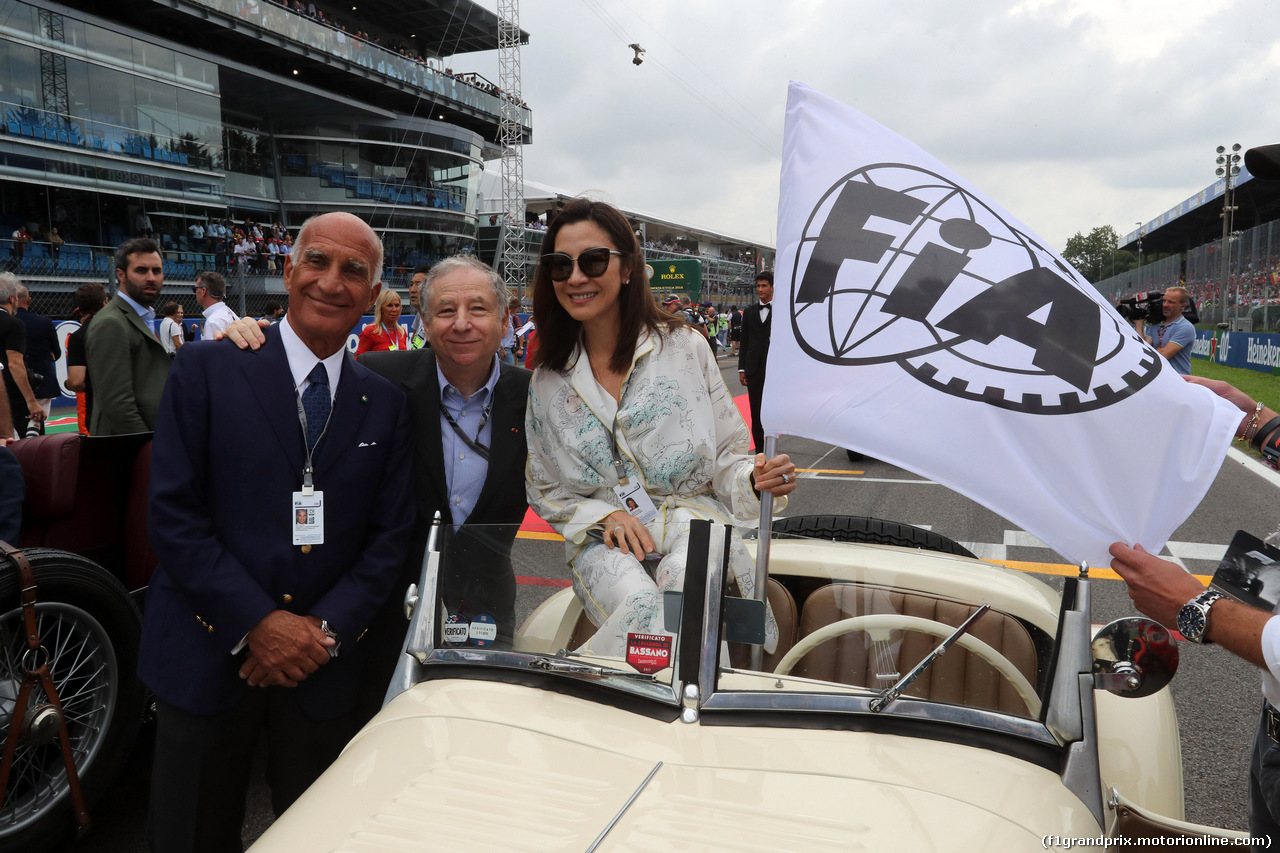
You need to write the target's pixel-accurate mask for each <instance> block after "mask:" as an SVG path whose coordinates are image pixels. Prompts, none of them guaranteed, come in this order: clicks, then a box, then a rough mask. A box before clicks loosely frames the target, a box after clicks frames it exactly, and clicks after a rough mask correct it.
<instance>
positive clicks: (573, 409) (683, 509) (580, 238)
mask: <svg viewBox="0 0 1280 853" xmlns="http://www.w3.org/2000/svg"><path fill="white" fill-rule="evenodd" d="M533 317H534V322H535V324H536V325H537V328H538V335H539V341H538V350H537V352H536V354H535V355H534V358H533V364H532V366H533V367H534V368H535V370H534V374H533V380H532V383H531V384H530V387H529V407H528V411H527V413H526V417H525V420H526V428H527V429H526V433H527V436H528V441H529V465H528V469H527V471H528V475H527V479H526V481H525V489H526V491H527V492H528V496H529V504H530V505H531V506H532V507H533V509H534V511H535V512H537V513H538V514H539V515H540V516H542V518H543V519H545V520H546V521H547V522H549V523H550V524H551V525H552V526H553V527H555V528H556V530H557V531H559V532H560V533H561V534H562V535H563V536H564V538H565V545H566V552H567V556H568V561H569V565H570V568H571V569H572V571H573V588H574V591H575V592H576V593H577V595H578V598H579V599H580V600H581V601H582V604H583V607H584V608H585V609H586V611H587V614H588V617H589V618H590V619H591V621H592V622H593V623H594V624H595V625H596V626H597V631H596V634H595V635H594V636H593V637H592V638H591V640H589V641H588V642H587V643H586V645H585V647H584V649H585V650H587V651H590V652H592V653H595V654H603V655H614V656H619V657H621V656H622V655H623V654H624V650H625V645H626V638H627V634H628V633H633V632H639V633H655V634H656V633H664V632H663V630H662V626H663V618H662V607H661V603H662V599H661V593H662V592H664V591H666V590H675V589H681V588H683V580H684V568H685V557H686V553H687V550H688V540H689V529H690V522H692V521H693V520H695V519H708V520H711V521H719V522H724V523H726V524H735V523H736V524H750V523H752V522H754V521H756V520H757V519H758V517H759V512H760V503H759V498H758V497H757V491H756V490H760V491H768V492H771V493H772V494H774V495H775V496H777V497H779V498H781V502H780V503H779V504H778V507H779V509H781V508H783V507H785V505H786V504H785V498H784V497H783V496H785V495H787V494H789V493H790V492H791V491H793V490H794V489H795V466H794V465H792V464H791V460H790V459H789V458H788V457H787V456H785V455H780V456H776V457H774V458H773V459H769V460H766V459H765V458H764V456H763V455H762V454H761V455H757V456H754V457H753V456H751V455H750V454H749V453H748V452H747V450H748V448H749V447H750V440H751V439H750V436H749V434H748V432H747V428H746V424H744V423H743V421H742V416H741V415H740V414H739V413H738V409H737V407H736V406H735V405H734V402H733V398H732V397H731V396H730V394H729V391H728V389H727V388H725V384H724V381H723V379H722V378H721V376H720V371H719V369H718V368H717V367H716V364H715V360H714V358H712V355H711V350H710V349H709V348H708V347H707V344H706V341H705V340H704V339H703V338H702V337H701V336H699V335H697V334H696V333H694V332H693V330H692V329H690V328H689V326H688V325H687V324H686V323H685V321H684V320H683V318H681V317H678V316H673V315H672V314H669V313H667V312H665V311H663V310H662V309H660V308H659V307H658V305H657V303H656V302H655V301H654V299H653V294H652V292H651V291H650V289H649V283H648V280H647V278H646V277H645V262H644V255H643V254H642V252H641V250H640V246H639V243H638V242H637V241H636V237H635V234H634V232H633V231H632V230H631V226H630V224H629V223H628V222H627V220H626V217H624V216H623V215H622V213H621V212H619V211H618V210H617V209H616V208H614V207H611V206H610V205H608V204H605V203H603V202H597V201H590V200H588V199H581V198H579V199H574V200H573V201H571V202H569V203H568V204H567V205H566V206H565V207H564V210H563V212H562V213H560V214H559V215H558V216H557V217H556V218H555V221H554V222H553V223H552V224H551V226H550V227H549V228H548V229H547V235H546V237H545V238H544V239H543V242H542V251H541V258H540V260H539V264H538V269H537V273H536V274H535V277H534V285H533ZM637 490H639V491H637ZM628 500H631V502H632V503H635V504H636V505H637V506H638V507H639V510H640V511H639V512H635V511H632V512H628V511H627V507H628V506H630V504H628V503H625V502H626V501H628ZM731 553H732V557H731V566H732V569H733V573H734V575H735V577H736V578H737V582H738V587H739V589H740V590H741V592H742V594H743V595H744V596H750V595H752V594H753V590H754V577H753V572H754V563H753V561H752V559H751V557H750V555H749V554H748V553H747V551H746V549H745V548H743V546H742V542H741V540H740V539H739V538H738V537H737V536H736V534H735V536H734V537H733V544H732V548H731ZM655 560H656V565H655V563H654V561H655ZM642 561H644V562H642ZM767 621H768V624H767V627H766V633H767V636H768V639H767V641H766V644H765V647H766V650H772V647H773V645H774V644H775V643H776V641H777V628H776V626H775V625H774V622H773V619H772V615H770V617H769V619H768V620H767Z"/></svg>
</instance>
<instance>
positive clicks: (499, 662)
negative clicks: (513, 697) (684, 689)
mask: <svg viewBox="0 0 1280 853" xmlns="http://www.w3.org/2000/svg"><path fill="white" fill-rule="evenodd" d="M423 664H424V665H426V666H486V667H497V668H500V669H514V670H523V671H525V672H534V673H538V674H546V675H554V676H556V677H558V678H566V679H570V680H573V681H584V682H591V683H594V684H603V685H606V686H608V687H611V688H614V689H617V690H620V691H623V692H626V693H631V694H637V695H640V696H643V697H644V698H646V699H653V700H654V701H657V702H662V703H664V704H668V705H679V704H681V703H680V694H681V687H680V684H679V683H674V684H666V683H664V682H660V681H656V680H655V679H654V677H653V676H652V675H646V674H644V673H641V672H632V671H630V670H622V669H611V668H610V667H608V666H601V665H597V664H586V663H578V662H576V661H568V660H566V659H564V658H556V657H550V656H547V655H539V654H529V653H527V652H513V651H509V650H502V649H476V648H468V647H465V646H464V647H458V648H443V649H434V650H432V651H431V652H430V653H429V654H428V655H427V656H426V659H425V660H424V661H423ZM420 680H421V679H420Z"/></svg>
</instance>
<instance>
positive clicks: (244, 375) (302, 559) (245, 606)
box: [139, 326, 413, 719]
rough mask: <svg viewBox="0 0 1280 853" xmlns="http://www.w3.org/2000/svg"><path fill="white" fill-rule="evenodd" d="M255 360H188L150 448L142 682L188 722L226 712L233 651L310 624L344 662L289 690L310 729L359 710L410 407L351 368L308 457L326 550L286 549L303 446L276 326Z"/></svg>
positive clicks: (400, 522) (239, 685)
mask: <svg viewBox="0 0 1280 853" xmlns="http://www.w3.org/2000/svg"><path fill="white" fill-rule="evenodd" d="M266 334H267V342H266V344H265V345H264V346H263V347H262V349H260V350H258V351H257V352H253V351H250V350H240V349H237V348H236V347H235V346H234V345H232V344H230V343H229V342H216V343H215V342H207V343H201V344H196V345H192V346H188V347H183V348H182V349H181V350H180V351H179V357H178V358H177V359H176V360H175V361H174V363H173V370H172V372H171V373H170V375H169V381H168V384H167V385H166V386H165V390H164V396H163V398H162V400H161V404H160V414H159V419H158V421H157V424H156V432H155V443H154V445H153V447H152V467H151V495H150V505H149V517H148V531H149V533H150V536H151V542H152V545H153V546H154V547H155V551H156V554H157V555H158V556H159V558H160V565H159V567H158V568H157V570H156V573H155V575H154V577H153V578H152V581H151V586H150V588H149V590H148V592H147V607H146V619H145V622H144V625H143V637H142V649H141V652H140V662H139V674H140V675H141V677H142V680H143V681H144V682H145V683H146V684H147V686H148V687H150V688H151V689H152V690H153V691H154V692H155V694H156V695H157V696H158V697H159V698H160V699H162V700H163V701H165V702H167V703H169V704H171V705H174V706H176V707H178V708H181V709H183V710H185V711H188V712H191V713H198V714H199V713H206V714H207V713H217V712H220V711H223V710H226V709H228V708H230V707H231V706H232V705H233V704H234V703H235V702H236V701H237V699H239V698H240V697H241V695H242V692H243V691H244V690H247V689H249V688H248V687H247V686H246V683H245V682H244V681H242V680H241V679H240V677H239V674H238V669H239V665H240V660H239V656H233V655H232V653H231V652H232V649H233V648H235V647H236V645H237V644H239V643H240V641H241V639H242V638H244V636H245V635H246V634H247V633H248V631H249V629H251V628H252V627H253V626H254V625H256V624H257V623H258V622H259V621H260V620H261V619H262V618H263V617H264V616H266V615H267V614H268V613H270V612H271V611H273V610H277V609H279V610H288V611H290V612H293V613H298V614H315V615H317V616H320V617H321V618H323V619H326V620H328V622H329V625H330V627H332V628H333V629H334V630H335V631H336V632H337V633H338V635H339V637H340V638H341V641H342V647H341V652H340V654H339V656H338V657H337V658H336V659H334V660H332V661H330V662H329V663H326V664H325V665H323V666H321V667H320V669H319V670H317V671H316V672H315V673H313V674H312V675H311V676H309V677H308V678H307V679H306V680H305V681H303V682H302V683H301V684H300V685H299V686H298V687H297V688H296V690H297V693H296V695H297V698H298V701H299V704H300V705H301V707H302V709H303V711H304V712H305V713H307V714H308V715H309V716H311V717H312V718H314V719H321V718H326V717H332V716H337V715H338V714H340V713H343V712H345V711H346V710H348V709H350V708H351V707H352V706H353V704H354V703H355V701H356V698H357V697H356V695H355V694H356V692H357V690H358V684H359V678H360V669H361V666H362V660H361V658H362V655H361V651H362V650H361V648H360V646H359V644H358V642H357V638H358V637H359V636H360V635H361V633H362V632H363V631H364V630H365V628H366V627H367V626H368V625H369V623H370V621H371V620H372V618H373V617H374V615H375V614H376V613H377V612H378V610H379V609H380V608H381V607H382V606H383V605H384V603H385V602H386V600H387V597H388V594H389V593H390V591H391V588H392V585H393V584H394V582H395V579H396V576H397V575H398V574H399V572H400V569H401V567H402V565H403V564H404V555H405V547H406V542H407V537H408V533H409V526H410V524H411V523H412V520H413V504H412V502H411V500H410V493H409V481H410V473H411V472H410V465H411V453H412V445H411V440H410V435H409V411H408V406H407V403H406V401H405V398H404V395H403V394H402V393H401V392H400V391H399V390H397V389H396V388H394V387H393V386H392V385H391V384H390V383H388V382H387V381H386V380H384V379H382V378H381V377H378V376H376V375H374V374H373V373H372V372H371V371H369V370H368V369H366V368H364V367H362V366H360V365H358V364H356V362H355V361H354V359H352V358H351V357H350V356H349V355H346V356H344V358H343V364H342V373H341V375H340V379H339V381H338V388H337V394H336V397H335V399H334V405H333V413H332V415H331V417H330V420H329V425H328V428H327V430H326V432H325V434H324V437H323V438H322V439H321V441H320V443H319V444H318V445H317V446H316V450H315V458H314V466H315V474H314V479H315V487H316V490H317V491H323V492H324V544H322V545H315V546H312V547H311V548H310V552H309V553H304V552H303V550H302V548H301V547H299V546H296V545H293V544H291V542H292V520H293V514H292V512H291V496H292V493H293V492H294V491H296V490H298V489H300V488H301V486H302V471H303V465H304V460H305V453H306V448H305V445H304V443H303V435H302V426H301V424H300V423H299V418H298V407H297V402H296V401H297V393H296V391H295V388H294V384H293V377H292V374H291V373H290V371H289V364H288V360H287V358H286V356H285V352H284V346H283V344H282V343H281V342H280V330H279V327H278V326H272V327H271V328H270V329H268V330H267V333H266Z"/></svg>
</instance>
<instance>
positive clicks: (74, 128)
mask: <svg viewBox="0 0 1280 853" xmlns="http://www.w3.org/2000/svg"><path fill="white" fill-rule="evenodd" d="M497 34H498V19H497V17H496V15H495V14H494V13H493V12H490V11H488V10H486V9H484V8H483V7H482V6H479V5H477V4H476V3H474V2H472V1H471V0H383V2H379V3H377V4H374V5H373V6H370V7H365V6H364V5H360V6H358V7H357V6H356V5H354V4H340V3H336V2H333V0H308V2H298V0H289V2H276V0H253V1H252V2H246V0H164V2H160V0H136V1H135V2H131V3H114V4H112V3H102V2H98V0H63V2H60V3H58V4H54V3H52V2H48V0H0V65H2V66H3V67H4V68H5V75H4V79H2V80H0V263H5V264H6V266H7V268H9V269H12V270H14V271H16V272H17V273H18V274H19V275H20V276H21V277H22V278H23V280H24V282H25V283H26V284H27V285H28V287H30V288H31V289H32V291H33V295H34V300H35V301H34V305H33V309H34V310H36V311H38V312H39V313H43V314H48V315H51V316H65V315H66V314H68V313H69V311H70V307H71V300H70V295H71V294H72V293H73V292H74V290H75V288H76V287H77V286H78V285H79V284H81V283H83V282H84V281H88V280H93V281H103V280H104V279H105V280H108V281H112V282H113V281H114V276H113V275H112V262H111V253H112V251H113V249H114V247H115V246H116V245H117V244H119V243H120V242H122V241H123V240H125V239H127V238H129V237H133V236H138V235H140V234H144V233H145V234H149V235H155V236H156V237H157V238H158V239H159V241H160V242H161V243H162V244H163V245H164V246H165V249H166V259H165V261H166V271H165V274H166V277H167V278H168V280H169V282H170V284H180V283H182V282H184V281H190V280H192V279H193V278H194V276H195V273H196V272H197V271H199V270H201V269H212V268H215V267H217V266H219V265H225V263H226V261H225V260H221V261H220V257H221V255H222V252H221V251H220V249H221V248H222V246H221V244H220V243H218V241H217V240H215V239H213V238H211V237H209V236H207V234H206V236H200V231H201V230H205V231H206V232H207V229H208V226H209V223H213V222H217V223H224V222H230V223H232V225H233V227H243V228H245V229H246V230H251V226H252V224H253V223H279V224H280V225H282V226H283V227H284V228H285V229H288V230H289V231H290V232H291V233H294V234H296V231H297V228H298V226H300V225H301V224H302V222H303V221H304V220H305V219H306V218H307V217H309V216H311V215H313V214H315V213H320V212H324V211H328V210H349V211H351V212H353V213H356V214H357V215H360V216H362V217H363V218H365V219H366V220H368V221H369V222H370V224H372V225H373V226H374V228H375V229H376V230H378V231H379V233H380V234H382V235H383V239H384V243H385V245H386V248H387V259H388V263H387V271H388V275H389V277H390V282H391V283H392V285H393V286H401V287H407V277H408V271H410V270H412V268H413V267H414V266H415V265H416V264H418V263H422V262H431V261H434V260H437V259H439V258H441V257H445V256H447V255H452V254H456V253H458V252H464V251H474V250H475V248H476V240H477V211H476V205H477V191H478V188H479V176H480V174H481V173H482V172H483V169H484V165H483V164H484V161H485V160H488V159H493V158H495V157H496V156H498V154H499V150H498V148H497V147H496V143H495V140H496V139H497V136H498V126H499V120H500V113H501V107H502V104H503V100H504V95H503V93H502V92H501V91H500V90H499V89H498V88H497V87H496V86H494V85H493V84H492V83H490V82H489V81H487V80H485V79H484V78H482V77H480V76H479V75H476V74H473V73H467V72H466V71H464V70H460V71H457V72H455V71H454V70H453V68H452V67H449V66H451V65H453V64H454V63H455V62H456V63H459V64H460V63H461V62H465V60H466V55H467V54H468V53H471V52H475V51H485V50H496V49H497V46H498V35H497ZM521 39H522V41H527V40H528V35H527V34H526V33H523V32H522V33H521ZM518 109H519V113H520V116H521V122H520V127H521V134H522V136H523V138H524V141H525V142H529V141H532V113H531V112H530V110H529V109H528V107H527V105H525V104H523V102H518ZM20 226H25V227H26V229H27V230H28V231H29V232H30V234H31V236H32V238H33V239H32V242H30V243H28V244H26V245H25V246H24V247H22V248H21V249H18V248H16V247H15V246H14V243H13V241H12V240H11V239H10V235H11V234H13V233H14V232H15V231H16V230H17V229H18V228H19V227H20ZM55 227H56V228H57V229H58V232H59V234H60V236H61V238H62V239H63V240H64V241H65V243H64V244H63V245H62V247H61V251H60V252H59V253H57V256H56V257H55V252H54V246H53V245H51V243H50V241H49V237H50V234H51V232H52V229H53V228H55ZM263 230H266V229H265V228H264V229H263ZM226 254H227V255H229V254H230V253H229V252H228V253H226ZM246 273H247V274H246V275H244V276H241V277H235V278H233V280H232V282H231V285H232V294H233V295H232V299H231V302H232V305H233V307H236V305H237V302H239V303H240V305H241V306H244V307H245V308H246V310H247V311H248V312H249V313H255V312H256V311H257V310H258V307H257V306H258V305H260V304H261V303H262V302H264V301H265V300H266V299H269V298H275V299H280V297H281V296H282V294H283V282H282V280H281V279H280V278H279V277H278V276H273V275H269V274H268V275H254V274H253V267H252V266H250V267H248V268H247V269H246ZM171 293H172V295H174V296H176V297H181V298H180V299H179V301H180V302H184V303H186V304H185V305H184V307H185V308H186V309H187V310H188V312H191V311H193V310H194V309H195V304H194V302H193V301H192V297H191V294H190V288H179V287H173V288H172V289H171ZM167 295H168V294H167Z"/></svg>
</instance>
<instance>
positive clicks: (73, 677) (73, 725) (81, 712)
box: [0, 549, 143, 853]
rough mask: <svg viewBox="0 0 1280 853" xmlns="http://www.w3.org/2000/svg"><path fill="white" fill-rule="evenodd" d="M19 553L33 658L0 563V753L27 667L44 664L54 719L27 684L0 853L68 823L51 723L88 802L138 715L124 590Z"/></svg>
mask: <svg viewBox="0 0 1280 853" xmlns="http://www.w3.org/2000/svg"><path fill="white" fill-rule="evenodd" d="M26 555H27V558H28V560H29V561H30V562H31V568H32V571H33V573H34V574H35V578H36V590H37V593H36V595H37V604H36V623H37V631H38V633H39V635H40V644H41V651H40V652H38V653H33V652H32V651H31V650H30V649H29V647H28V645H27V639H26V625H25V621H24V618H23V613H22V608H21V607H20V606H19V605H18V603H17V595H16V591H17V583H16V580H15V578H14V577H12V574H13V573H12V571H11V570H10V569H9V567H8V566H5V565H0V749H2V748H3V744H4V743H5V742H6V741H7V738H8V737H9V732H10V729H11V728H12V726H13V722H14V718H15V711H16V709H17V701H18V694H19V691H20V688H21V686H22V679H23V675H24V674H25V673H26V667H27V666H33V667H38V666H39V664H40V662H42V661H45V660H47V662H48V665H49V672H50V674H51V676H52V678H53V683H54V687H55V688H56V690H57V692H58V700H59V702H60V703H61V705H62V713H61V715H60V714H59V712H58V709H57V708H56V707H55V706H54V704H53V703H52V702H51V701H50V700H49V697H48V696H47V695H46V694H45V690H44V687H43V685H41V684H40V682H39V681H36V682H35V683H34V684H33V685H32V688H31V692H30V694H29V695H28V697H27V701H26V707H25V713H24V714H23V719H22V722H21V724H20V728H19V730H18V740H17V749H16V751H15V753H14V761H13V767H12V769H11V770H10V773H9V785H8V789H7V791H6V794H5V801H4V806H3V808H0V849H5V850H10V849H12V850H24V851H32V853H35V851H41V850H45V849H48V848H49V847H50V846H52V845H53V844H55V843H56V842H57V841H58V840H59V839H61V838H62V837H64V836H65V835H67V834H68V833H69V832H70V831H71V830H72V829H73V828H74V826H75V822H74V813H73V812H74V809H73V804H72V802H71V791H70V786H69V784H68V780H67V767H66V763H65V761H64V759H63V753H62V741H61V739H60V736H59V733H60V732H59V729H60V726H59V723H60V721H61V719H63V718H64V717H65V720H66V725H67V735H68V737H69V739H70V743H71V750H72V755H73V757H74V759H75V766H76V772H77V775H78V776H79V778H80V782H81V785H82V787H83V788H84V791H85V796H86V799H87V800H88V801H89V802H90V803H91V802H92V800H93V799H94V797H95V796H96V795H97V794H98V793H100V792H101V791H102V790H103V789H104V788H105V787H106V786H107V785H109V784H110V783H111V780H112V778H113V777H114V776H115V775H116V773H117V771H118V770H119V768H120V766H121V764H122V763H123V761H124V760H125V758H127V757H128V753H129V749H130V748H131V747H132V745H133V739H134V735H135V734H136V733H137V729H138V724H139V722H140V720H141V714H142V697H143V691H142V687H141V685H140V684H139V683H138V680H137V676H136V674H135V668H136V665H137V650H138V641H139V638H140V633H141V620H140V617H139V615H138V610H137V608H136V607H135V606H134V604H133V602H132V600H131V599H130V598H129V595H128V593H126V592H125V591H124V587H123V586H121V584H120V583H119V582H118V581H117V580H116V579H115V578H114V577H112V576H111V575H110V574H109V573H107V572H106V571H104V570H103V569H102V568H100V567H99V566H97V565H96V564H94V563H92V562H91V561H89V560H86V559H84V558H83V557H79V556H76V555H74V554H68V553H64V552H59V551H50V550H45V549H32V550H30V551H27V552H26Z"/></svg>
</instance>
